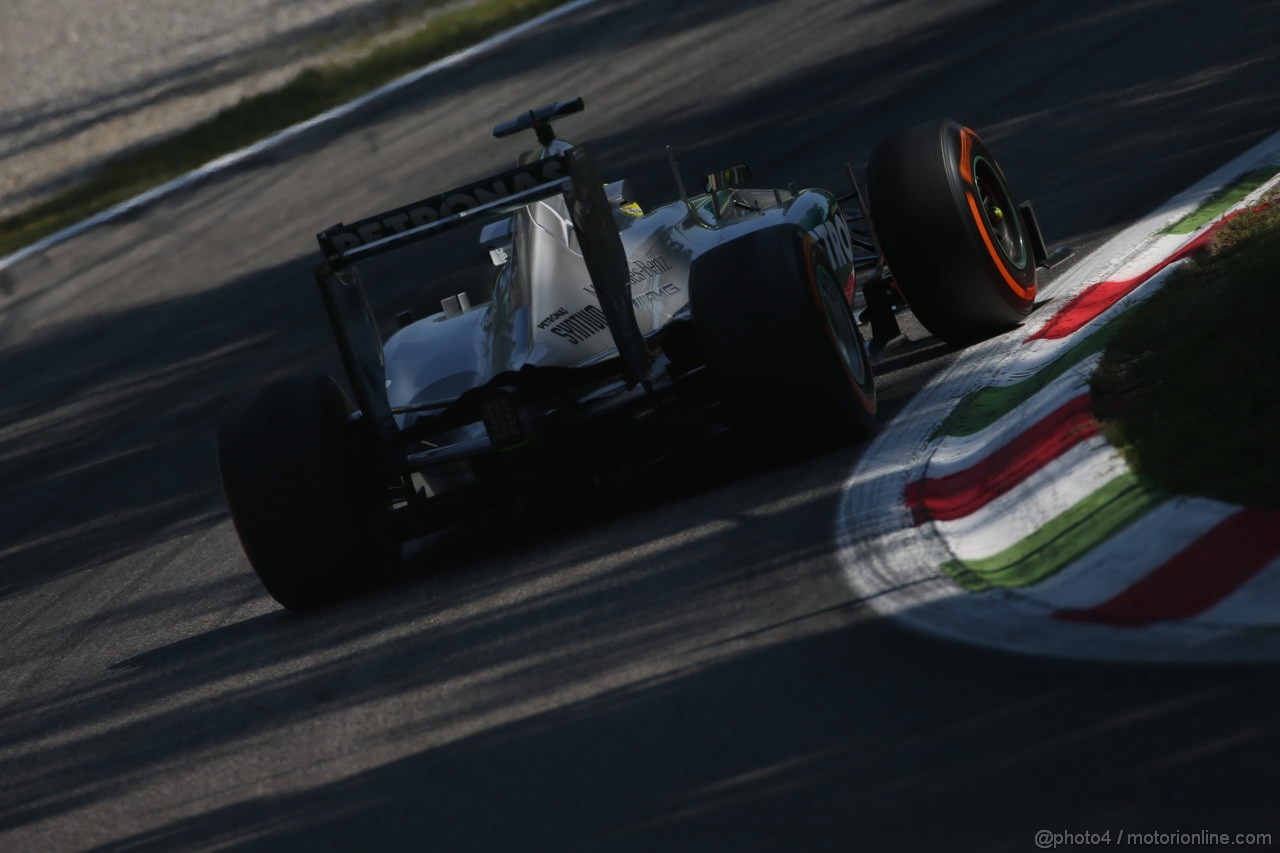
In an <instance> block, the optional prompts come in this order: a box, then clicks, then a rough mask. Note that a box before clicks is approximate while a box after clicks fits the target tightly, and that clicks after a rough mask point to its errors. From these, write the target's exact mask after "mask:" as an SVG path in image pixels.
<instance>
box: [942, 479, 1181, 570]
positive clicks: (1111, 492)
mask: <svg viewBox="0 0 1280 853" xmlns="http://www.w3.org/2000/svg"><path fill="white" fill-rule="evenodd" d="M1166 497H1167V495H1166V493H1165V492H1163V491H1161V490H1159V489H1155V488H1152V487H1151V486H1148V485H1146V484H1145V483H1143V482H1142V481H1140V480H1139V479H1138V477H1137V475H1135V474H1122V475H1120V476H1119V477H1116V478H1115V479H1114V480H1112V481H1111V482H1109V483H1107V484H1106V485H1105V486H1103V487H1102V488H1101V489H1098V490H1097V491H1096V492H1094V493H1093V494H1091V495H1089V496H1088V497H1086V498H1085V499H1084V500H1082V501H1080V502H1079V503H1077V504H1076V505H1075V506H1073V507H1071V508H1070V509H1068V510H1067V511H1066V512H1064V513H1062V515H1059V516H1058V517H1056V518H1054V519H1053V520H1052V521H1050V522H1049V523H1048V524H1046V525H1045V526H1044V527H1042V528H1040V529H1039V530H1037V531H1036V532H1035V533H1033V534H1031V535H1030V536H1028V537H1027V538H1026V539H1023V540H1022V541H1020V542H1018V543H1016V544H1015V545H1013V546H1012V547H1010V548H1008V549H1007V550H1005V551H1002V552H1001V553H999V554H996V555H995V556H993V557H985V558H983V559H981V560H948V561H947V562H945V563H943V564H942V566H941V567H940V568H941V570H942V571H943V572H945V573H946V574H948V575H950V576H951V577H952V578H953V579H954V580H955V581H956V583H958V584H960V586H962V587H964V588H965V589H967V590H969V591H970V592H982V591H983V590H987V589H992V588H994V587H1022V586H1029V585H1031V584H1034V583H1039V582H1040V581H1042V580H1044V579H1045V578H1047V577H1049V576H1050V575H1052V574H1054V573H1055V572H1058V571H1060V570H1061V569H1063V568H1065V567H1066V566H1068V565H1070V564H1071V563H1073V562H1075V561H1076V560H1078V559H1079V558H1080V557H1082V556H1084V555H1085V554H1087V553H1088V552H1089V551H1091V550H1093V549H1094V548H1096V547H1097V546H1098V545H1100V544H1102V543H1103V542H1104V541H1106V540H1107V539H1109V538H1110V537H1112V536H1114V535H1115V534H1116V533H1118V532H1119V531H1120V530H1123V529H1124V528H1125V527H1127V526H1129V525H1130V524H1132V523H1133V522H1134V521H1136V520H1137V519H1139V518H1140V517H1142V516H1143V515H1145V514H1146V513H1147V512H1149V511H1150V510H1151V509H1153V508H1154V507H1155V506H1156V505H1157V504H1159V503H1161V502H1163V501H1164V500H1165V498H1166Z"/></svg>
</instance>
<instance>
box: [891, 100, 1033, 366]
mask: <svg viewBox="0 0 1280 853" xmlns="http://www.w3.org/2000/svg"><path fill="white" fill-rule="evenodd" d="M867 191H868V197H869V198H868V200H869V205H870V208H871V219H872V222H873V223H874V225H875V229H876V236H877V238H878V239H879V242H880V247H881V249H882V250H883V251H884V255H885V260H886V262H887V263H888V265H889V269H890V270H891V271H892V272H893V277H894V279H895V280H896V281H897V282H898V284H899V285H900V286H901V288H902V291H903V294H904V295H905V296H906V299H907V303H908V304H909V305H910V306H911V310H912V311H913V312H914V313H915V315H916V318H917V319H918V320H919V321H920V322H921V324H923V325H924V327H925V328H926V329H928V330H929V331H930V332H932V333H933V334H934V335H936V336H937V337H939V338H941V339H942V340H944V341H946V342H947V343H949V344H953V345H956V346H964V345H966V344H970V343H973V342H975V341H978V340H982V339H983V338H987V337H990V336H991V335H994V334H997V333H999V332H1003V331H1006V330H1008V329H1010V328H1012V327H1014V326H1016V325H1018V324H1019V323H1020V322H1021V321H1022V319H1023V318H1024V317H1026V316H1027V314H1029V313H1030V312H1031V309H1032V308H1033V307H1034V306H1035V298H1036V261H1035V257H1034V255H1033V251H1032V241H1031V237H1030V234H1029V233H1028V231H1027V228H1026V225H1025V223H1024V222H1023V221H1022V216H1021V213H1020V211H1019V210H1018V207H1017V204H1016V202H1015V201H1014V197H1013V194H1012V192H1011V191H1010V190H1009V184H1008V182H1007V181H1006V180H1005V177H1004V174H1003V172H1001V171H1000V166H999V165H998V164H997V163H996V160H995V157H993V156H992V155H991V152H990V151H989V150H988V149H987V147H986V145H984V144H983V142H982V140H981V139H979V138H978V135H977V134H976V133H975V132H974V131H972V130H970V129H969V128H967V127H963V126H961V125H959V124H957V123H956V122H954V121H943V122H934V123H930V124H925V125H921V126H919V127H914V128H911V129H910V130H907V131H904V132H903V133H900V134H898V135H897V136H894V137H891V138H890V139H887V140H885V141H884V142H882V143H881V144H880V145H878V146H877V147H876V149H875V150H874V151H873V152H872V154H871V159H870V160H869V161H868V165H867Z"/></svg>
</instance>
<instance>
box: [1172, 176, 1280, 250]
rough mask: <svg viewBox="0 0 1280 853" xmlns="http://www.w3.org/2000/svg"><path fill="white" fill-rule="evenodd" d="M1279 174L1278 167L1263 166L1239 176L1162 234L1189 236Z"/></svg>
mask: <svg viewBox="0 0 1280 853" xmlns="http://www.w3.org/2000/svg"><path fill="white" fill-rule="evenodd" d="M1277 173H1280V166H1264V167H1262V168H1261V169H1254V170H1253V171H1252V172H1248V173H1246V174H1243V175H1241V176H1240V177H1238V178H1236V179H1235V180H1234V181H1233V182H1231V183H1229V184H1227V185H1226V186H1225V187H1223V188H1222V189H1220V190H1218V191H1217V192H1216V193H1214V194H1213V195H1212V196H1210V197H1209V199H1208V200H1207V201H1206V202H1205V203H1204V204H1202V205H1200V206H1199V207H1197V208H1196V209H1195V210H1194V211H1192V212H1191V213H1188V214H1187V215H1186V216H1184V217H1182V218H1181V219H1179V220H1178V221H1177V222H1175V223H1173V224H1172V225H1170V226H1169V227H1168V228H1166V229H1164V231H1162V232H1160V233H1162V234H1190V233H1191V232H1193V231H1197V230H1199V229H1200V228H1201V227H1203V226H1205V225H1207V224H1208V223H1209V222H1210V221H1212V220H1213V219H1216V218H1217V217H1219V216H1221V215H1222V214H1223V213H1225V212H1226V211H1227V210H1228V209H1230V208H1231V207H1234V206H1235V205H1237V204H1239V203H1240V200H1241V199H1243V198H1244V197H1245V196H1247V195H1248V194H1249V193H1251V192H1253V191H1254V190H1256V189H1257V188H1258V187H1260V186H1262V185H1263V184H1265V183H1266V182H1267V181H1269V180H1271V178H1272V177H1274V176H1275V175H1276V174H1277Z"/></svg>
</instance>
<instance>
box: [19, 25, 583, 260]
mask: <svg viewBox="0 0 1280 853" xmlns="http://www.w3.org/2000/svg"><path fill="white" fill-rule="evenodd" d="M564 2H565V0H479V2H477V3H475V4H473V5H470V6H466V7H464V8H460V9H456V10H454V11H451V12H444V13H442V14H440V15H438V16H436V17H434V18H432V19H431V21H430V22H429V23H428V24H427V25H426V26H424V27H423V28H422V29H420V30H418V31H417V32H414V33H411V34H409V35H406V36H404V37H403V38H399V39H395V40H393V41H390V42H388V43H385V44H383V45H381V46H379V47H377V48H375V49H373V50H371V51H370V52H369V53H367V54H365V55H364V56H361V57H360V58H358V59H354V60H351V61H349V62H346V63H341V64H332V65H323V66H318V67H315V68H309V69H307V70H305V71H302V72H300V73H299V74H298V75H297V76H296V77H295V78H294V79H293V80H291V81H290V82H289V83H287V84H285V85H284V86H283V87H281V88H279V89H275V90H273V91H270V92H264V93H262V94H259V95H255V96H252V97H249V98H245V99H244V100H242V101H240V102H239V103H238V104H236V105H235V106H234V107H230V108H228V109H226V110H223V111H222V112H220V113H218V114H217V115H216V116H214V117H213V118H211V119H208V120H207V121H204V122H201V123H200V124H197V125H195V126H194V127H192V128H190V129H189V130H186V131H183V132H181V133H179V134H176V135H175V136H172V137H169V138H167V139H164V140H162V141H160V142H157V143H155V144H154V145H150V146H147V147H145V148H142V149H140V150H138V151H136V152H134V153H132V154H130V155H128V156H123V157H118V158H115V159H112V160H109V161H107V162H106V163H105V164H104V165H103V166H102V168H101V169H100V170H98V172H97V173H96V174H95V175H94V176H93V177H91V178H89V179H88V180H86V181H84V182H82V183H80V184H77V185H75V186H74V187H71V188H70V189H68V190H66V191H64V192H62V193H59V194H58V195H57V196H55V197H53V198H52V199H50V200H48V201H46V202H43V203H41V204H38V205H36V206H34V207H31V208H29V209H27V210H24V211H22V212H21V213H18V214H16V215H14V216H11V217H9V218H7V219H4V220H0V256H3V255H7V254H9V253H10V252H12V251H14V250H16V249H19V248H21V247H23V246H26V245H28V244H30V243H33V242H35V241H36V240H39V239H40V238H41V237H45V236H47V235H49V234H52V233H54V232H55V231H58V230H60V229H62V228H66V227H67V226H69V225H72V224H74V223H76V222H79V221H80V220H82V219H85V218H86V217H89V216H92V215H93V214H95V213H97V212H99V211H101V210H105V209H107V208H108V207H111V206H112V205H114V204H118V203H120V202H122V201H125V200H126V199H129V198H132V197H133V196H135V195H137V194H138V193H140V192H144V191H145V190H148V189H150V188H152V187H155V186H159V185H160V184H162V183H164V182H166V181H169V180H172V179H174V178H176V177H178V176H179V175H183V174H185V173H187V172H189V171H191V170H192V169H196V168H198V167H200V166H202V165H204V164H205V163H207V162H209V161H210V160H214V159H216V158H218V157H220V156H222V155H223V154H227V153H230V152H232V151H235V150H237V149H239V148H243V147H244V146H246V145H250V144H252V143H254V142H257V141H258V140H260V139H263V138H264V137H266V136H269V135H271V134H272V133H275V132H276V131H279V130H283V129H284V128H286V127H289V126H290V125H293V124H296V123H298V122H300V121H304V120H306V119H309V118H311V117H313V116H316V115H319V114H320V113H322V112H324V111H325V110H328V109H331V108H333V107H335V106H338V105H339V104H342V103H345V102H347V101H350V100H352V99H353V98H356V97H358V96H360V95H363V94H365V93H366V92H370V91H372V90H373V89H376V88H377V87H379V86H381V85H383V84H385V83H388V82H390V81H391V80H394V79H395V78H397V77H399V76H401V75H403V74H407V73H409V72H410V71H413V70H415V69H417V68H420V67H422V66H423V65H426V64H427V63H429V62H432V61H434V60H436V59H441V58H443V57H445V56H448V55H450V54H452V53H456V52H457V51H459V50H462V49H463V48H466V47H469V46H471V45H473V44H476V43H477V42H480V41H483V40H484V39H486V38H488V37H489V36H491V35H494V34H496V33H499V32H501V31H503V30H505V29H508V28H510V27H513V26H515V25H516V24H519V23H521V22H523V21H527V20H529V19H530V18H533V17H535V16H536V15H539V14H541V13H543V12H546V11H547V10H549V9H552V8H554V7H556V6H559V5H561V4H562V3H564Z"/></svg>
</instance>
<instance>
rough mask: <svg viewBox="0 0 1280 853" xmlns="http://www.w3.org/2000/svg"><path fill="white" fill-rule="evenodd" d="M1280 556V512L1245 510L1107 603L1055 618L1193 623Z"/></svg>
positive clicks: (1130, 623)
mask: <svg viewBox="0 0 1280 853" xmlns="http://www.w3.org/2000/svg"><path fill="white" fill-rule="evenodd" d="M1277 557H1280V510H1274V509H1252V508H1247V509H1242V510H1240V511H1239V512H1237V513H1236V514H1235V515H1232V516H1230V517H1229V518H1226V519H1223V520H1222V521H1221V522H1219V523H1218V524H1217V525H1215V526H1214V527H1213V528H1212V529H1211V530H1209V532H1207V533H1205V534H1204V535H1203V536H1201V537H1200V538H1199V539H1197V540H1196V541H1195V542H1193V543H1191V544H1190V545H1188V546H1187V547H1186V548H1184V549H1183V550H1182V551H1180V552H1179V553H1178V554H1176V555H1175V556H1174V557H1173V558H1171V559H1170V560H1169V561H1168V562H1166V563H1164V564H1163V565H1161V566H1159V567H1158V568H1157V569H1156V570H1155V571H1153V572H1151V573H1150V574H1149V575H1147V576H1146V577H1144V578H1142V580H1140V581H1138V582H1137V583H1135V584H1133V585H1132V586H1130V587H1129V588H1128V589H1126V590H1124V591H1122V592H1120V593H1118V594H1117V595H1115V596H1114V597H1112V598H1111V599H1109V600H1107V601H1104V602H1103V603H1101V604H1098V605H1095V606H1093V607H1090V608H1087V609H1084V610H1063V611H1059V612H1058V613H1056V614H1054V615H1055V616H1056V617H1057V618H1059V619H1065V620H1067V621H1071V622H1092V623H1096V624H1101V625H1112V626H1115V627H1131V628H1137V627H1141V626H1143V625H1149V624H1151V623H1153V622H1164V621H1169V620H1173V619H1190V618H1191V617H1193V616H1198V615H1200V614H1201V613H1204V612H1205V611H1206V610H1208V609H1209V608H1211V607H1213V606H1214V605H1215V604H1217V603H1218V602H1220V601H1222V600H1223V599H1224V598H1226V597H1227V596H1229V595H1231V594H1232V593H1233V592H1235V591H1236V590H1238V589H1239V588H1240V587H1241V586H1243V585H1244V584H1245V583H1246V582H1248V581H1249V580H1250V579H1251V578H1252V577H1253V576H1254V575H1256V574H1257V573H1258V572H1259V571H1261V570H1262V569H1263V568H1264V567H1265V566H1267V565H1268V564H1269V563H1271V562H1272V561H1273V560H1275V559H1276V558H1277Z"/></svg>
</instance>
